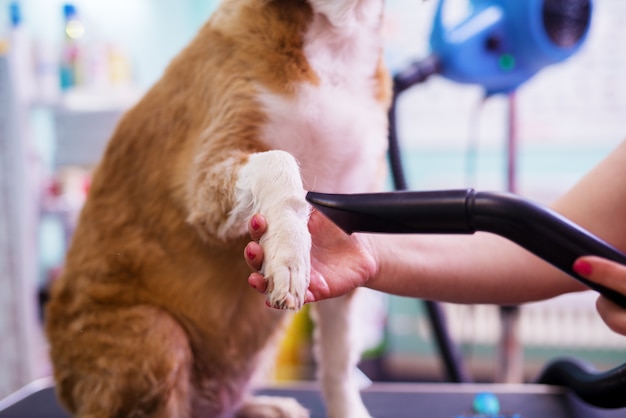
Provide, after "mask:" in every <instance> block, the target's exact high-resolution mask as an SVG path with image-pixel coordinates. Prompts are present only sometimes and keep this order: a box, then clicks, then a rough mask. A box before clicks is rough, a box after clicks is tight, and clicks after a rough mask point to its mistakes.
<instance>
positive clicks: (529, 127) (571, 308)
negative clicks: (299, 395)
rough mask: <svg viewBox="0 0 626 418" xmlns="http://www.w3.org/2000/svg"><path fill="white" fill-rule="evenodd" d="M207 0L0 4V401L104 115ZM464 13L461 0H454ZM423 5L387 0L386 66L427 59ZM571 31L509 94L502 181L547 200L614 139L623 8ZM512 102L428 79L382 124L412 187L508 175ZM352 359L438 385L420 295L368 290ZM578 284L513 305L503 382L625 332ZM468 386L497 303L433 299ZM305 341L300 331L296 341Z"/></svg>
mask: <svg viewBox="0 0 626 418" xmlns="http://www.w3.org/2000/svg"><path fill="white" fill-rule="evenodd" d="M217 3H218V2H217V1H214V0H176V1H175V0H82V1H75V2H73V3H67V2H63V1H58V0H21V1H19V2H15V1H8V0H0V370H2V373H0V398H2V397H4V396H6V395H7V394H9V393H11V392H12V391H15V390H16V389H17V388H19V387H21V386H23V385H24V384H26V383H28V382H30V381H32V380H34V379H36V378H38V377H42V376H46V375H48V374H49V373H50V368H49V365H48V362H47V356H46V350H47V348H46V343H45V340H44V338H43V334H42V330H41V321H42V309H41V307H42V305H43V304H44V303H45V299H46V292H47V288H48V285H49V283H50V282H51V281H53V280H54V278H55V276H56V275H58V273H59V271H60V269H61V268H62V266H63V257H64V253H65V249H66V247H67V244H68V242H69V239H70V238H71V232H72V228H73V224H74V222H75V219H76V216H77V214H78V212H79V211H80V208H81V205H82V202H83V201H84V199H85V196H86V194H87V193H88V189H89V176H90V172H91V169H92V168H93V166H94V165H95V164H97V162H98V159H99V158H100V155H101V152H102V150H103V147H104V145H105V143H106V141H107V139H108V137H109V135H110V133H111V131H112V130H113V129H114V126H115V124H116V122H117V120H118V119H119V117H120V115H121V114H122V113H123V112H124V111H125V110H126V109H128V108H129V107H130V106H132V105H133V103H135V101H136V100H137V99H138V98H139V97H141V95H142V94H143V93H144V92H145V91H146V90H147V89H149V88H150V86H151V85H152V84H153V83H154V82H155V81H156V80H157V79H158V78H159V76H160V74H161V73H162V72H163V70H164V68H165V66H166V65H167V63H168V62H169V61H170V59H171V58H172V57H173V56H174V55H175V54H176V53H177V52H178V51H180V50H181V49H182V48H183V47H184V46H185V44H186V43H187V42H188V41H189V40H190V39H191V38H192V37H193V36H194V34H195V33H196V31H197V30H198V28H199V27H200V26H201V25H202V24H203V22H204V21H206V19H208V18H209V16H210V15H211V12H212V11H213V10H214V8H215V7H216V6H217ZM451 3H453V4H452V7H449V9H450V10H452V11H453V13H454V14H457V15H459V16H461V15H463V13H465V12H466V9H467V1H465V0H452V1H451ZM435 6H436V2H434V1H432V0H431V1H421V0H387V2H386V8H387V10H386V23H385V39H386V52H385V54H386V55H385V60H386V62H387V64H388V66H389V68H390V69H391V70H392V73H393V72H397V71H399V70H400V69H402V68H404V67H405V66H406V65H407V64H408V63H409V62H411V61H413V60H415V59H419V58H422V57H425V56H427V55H428V53H429V46H428V36H429V32H430V29H431V25H432V19H433V13H434V8H435ZM594 8H595V9H594V16H593V21H592V25H591V30H590V33H589V37H588V40H587V42H586V43H585V44H584V45H583V47H582V49H581V50H580V51H579V52H578V53H577V54H576V55H574V56H573V57H571V58H570V59H569V60H567V61H566V62H564V63H562V64H559V65H555V66H552V67H549V68H547V69H545V70H544V71H542V72H541V73H540V74H539V75H538V76H536V77H535V78H533V79H532V80H530V81H529V82H528V83H526V84H524V85H523V86H522V87H521V88H520V89H519V90H518V91H517V93H516V95H515V104H516V105H515V119H516V126H517V132H518V137H519V144H518V151H517V155H516V160H517V164H518V165H517V176H516V191H517V193H519V194H520V195H522V196H524V197H526V198H529V199H533V200H536V201H539V202H541V203H545V204H549V203H550V201H551V200H553V199H554V198H555V197H557V196H558V195H559V194H560V193H562V192H564V191H565V190H567V189H568V188H569V187H571V186H572V185H573V184H574V183H575V182H576V181H577V180H578V179H579V178H580V177H581V176H582V175H583V174H584V173H585V172H586V171H588V170H589V169H590V168H591V167H593V166H594V165H595V164H596V163H598V162H599V161H600V160H601V159H602V158H603V157H604V156H605V155H606V154H607V153H608V152H609V151H610V150H611V149H612V148H613V147H614V146H616V144H618V143H619V142H620V141H622V140H623V139H624V137H626V116H625V115H626V76H625V75H626V53H624V50H623V45H624V44H623V42H625V41H626V29H624V28H622V27H621V26H623V23H622V22H624V21H625V19H626V3H625V2H623V1H621V0H602V1H598V2H596V3H594ZM509 106H510V101H509V99H508V98H507V97H506V96H494V97H490V98H489V99H487V100H484V92H483V90H482V89H481V88H480V87H473V86H467V85H459V84H455V83H453V82H451V81H447V80H445V79H443V78H440V77H438V76H434V77H432V78H431V79H429V80H428V81H427V82H425V83H423V84H420V85H418V86H416V87H414V88H413V89H411V90H410V91H408V92H407V93H406V94H404V95H403V96H402V97H401V100H400V101H399V104H398V129H399V137H400V142H401V146H402V149H403V158H404V161H405V166H406V170H407V173H408V179H409V185H410V188H411V189H417V190H427V189H445V188H464V187H475V188H477V189H480V190H492V191H502V190H505V189H506V187H507V181H508V179H507V169H506V140H507V135H508V126H509V125H508V123H509V109H510V108H509ZM370 296H371V297H370V299H369V301H368V302H366V303H365V304H364V307H363V315H364V316H366V317H367V319H368V323H369V326H368V327H367V329H368V332H367V334H368V335H367V336H368V338H369V340H368V345H369V347H370V350H369V351H368V353H367V354H366V357H365V359H364V360H365V361H364V367H363V368H364V370H365V371H366V372H367V374H368V375H369V376H370V377H371V378H374V379H377V380H415V381H438V380H442V379H444V378H445V377H444V375H443V372H442V366H441V362H440V361H439V359H438V353H437V350H436V348H435V345H434V344H433V338H432V332H431V329H430V326H429V323H428V321H427V318H426V316H425V315H424V312H423V306H422V304H421V303H420V302H419V301H416V300H413V299H408V298H400V297H389V296H382V295H379V294H372V295H370ZM594 303H595V296H594V294H591V293H584V294H577V295H568V296H563V297H559V298H557V299H554V300H551V301H546V302H542V303H536V304H530V305H527V306H524V307H522V308H521V310H520V312H519V318H518V321H517V325H516V331H515V333H516V336H517V337H516V338H517V339H518V341H519V343H520V347H519V350H518V353H517V354H516V356H517V357H518V361H519V362H521V365H522V366H521V371H520V372H519V375H518V377H517V379H518V380H524V381H528V380H531V379H532V378H533V376H536V374H537V373H538V371H539V369H541V367H542V365H544V364H545V363H546V361H548V360H549V359H551V358H554V357H556V356H559V355H564V354H565V355H573V356H576V357H579V358H582V359H585V360H588V361H590V362H592V363H593V364H595V365H596V366H597V367H599V368H609V367H612V366H616V365H618V364H621V363H622V362H623V361H624V358H625V357H626V339H624V338H623V337H620V336H617V335H615V334H613V333H611V331H609V330H608V328H607V327H606V326H605V325H604V323H603V322H602V321H601V320H600V319H599V317H598V316H597V314H596V312H595V307H594ZM444 311H445V314H446V317H447V320H448V324H449V326H450V332H451V334H452V336H453V339H454V341H455V342H456V343H458V344H459V347H460V350H461V353H462V357H463V359H464V360H465V362H466V364H467V366H468V368H469V369H470V371H471V373H472V375H473V376H474V377H475V379H476V380H480V381H494V380H497V379H498V370H497V368H498V367H499V366H498V364H497V363H498V362H497V361H496V357H497V356H498V352H499V350H500V349H499V346H500V342H501V337H502V325H501V322H502V321H501V317H500V313H499V310H498V308H497V307H493V306H458V305H445V306H444ZM310 330H311V324H310V322H308V320H307V319H306V317H304V316H302V315H300V316H298V317H297V319H296V321H295V322H294V325H293V327H292V330H291V333H290V337H289V338H287V339H286V340H285V343H284V346H283V350H282V352H281V356H280V359H279V367H278V370H277V373H276V375H277V378H278V379H303V378H310V377H311V374H312V373H311V369H312V367H313V366H312V360H311V356H310V345H309V344H308V340H309V339H310V332H311V331H310ZM303 341H304V342H303Z"/></svg>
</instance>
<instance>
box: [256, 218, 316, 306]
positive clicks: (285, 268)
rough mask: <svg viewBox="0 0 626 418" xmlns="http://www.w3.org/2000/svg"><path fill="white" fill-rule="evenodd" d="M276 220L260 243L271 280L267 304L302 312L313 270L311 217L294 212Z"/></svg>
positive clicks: (269, 223) (270, 224)
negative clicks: (309, 228)
mask: <svg viewBox="0 0 626 418" xmlns="http://www.w3.org/2000/svg"><path fill="white" fill-rule="evenodd" d="M273 218H274V219H275V220H274V221H273V222H268V225H269V228H268V231H267V233H266V234H265V235H264V236H263V237H262V238H261V242H260V244H261V246H262V247H263V250H264V252H265V261H264V263H263V268H262V271H261V272H262V273H263V275H264V276H265V278H266V280H267V292H266V297H267V302H268V304H269V305H270V306H272V307H274V308H278V309H288V310H298V309H300V308H302V305H304V297H305V295H306V291H307V288H308V287H309V274H310V270H311V262H310V253H311V236H310V234H309V231H308V228H307V221H308V217H305V218H303V217H302V216H298V215H297V214H296V213H293V212H291V213H287V214H285V215H283V216H280V217H277V216H274V217H273Z"/></svg>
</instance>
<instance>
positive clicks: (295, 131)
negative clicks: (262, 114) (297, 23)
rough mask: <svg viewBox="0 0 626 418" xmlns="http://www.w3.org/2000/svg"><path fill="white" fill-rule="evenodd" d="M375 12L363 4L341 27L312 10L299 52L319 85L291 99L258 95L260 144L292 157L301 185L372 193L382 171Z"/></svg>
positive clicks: (384, 131) (382, 130) (383, 145)
mask: <svg viewBox="0 0 626 418" xmlns="http://www.w3.org/2000/svg"><path fill="white" fill-rule="evenodd" d="M313 3H315V2H313ZM329 3H330V2H329ZM376 3H379V2H376ZM355 7H356V6H355ZM359 7H360V6H359ZM380 13H381V10H379V8H375V7H372V6H369V7H368V8H365V7H363V10H361V11H360V12H359V13H358V14H356V13H354V11H353V14H352V15H347V16H346V17H345V21H344V22H343V23H342V26H341V27H336V26H334V25H333V24H332V23H331V21H330V20H329V18H328V17H327V16H325V15H319V14H317V15H316V16H315V18H314V20H313V22H312V24H311V26H310V28H309V30H308V32H307V34H306V36H305V45H304V53H305V56H306V57H307V60H308V62H309V65H310V66H311V67H312V68H313V69H314V71H315V73H316V74H317V76H318V78H319V84H318V85H312V84H302V85H299V86H298V87H297V92H296V94H295V96H294V97H293V98H289V99H288V98H285V97H282V96H278V95H275V94H271V93H269V92H267V91H265V92H263V93H261V94H260V96H259V100H260V101H261V102H262V104H263V106H264V107H265V109H266V111H267V114H268V115H269V120H268V123H267V125H266V127H265V131H264V133H263V137H264V138H263V139H264V141H265V142H267V144H268V145H269V146H270V147H271V148H273V149H282V150H285V151H288V152H289V153H291V154H292V155H294V156H295V157H296V159H297V160H298V161H299V162H300V166H301V173H302V177H303V180H304V186H305V188H306V189H309V190H310V189H315V190H319V191H334V192H346V193H347V192H352V193H355V192H360V191H369V190H371V187H372V181H373V180H371V179H373V178H374V177H376V176H377V175H378V174H379V173H378V167H379V162H380V160H381V158H382V156H383V155H384V152H385V149H386V135H387V120H386V115H385V113H384V112H381V107H382V106H383V104H382V103H380V102H379V101H377V100H376V99H375V98H374V97H375V94H373V91H374V89H375V88H376V85H375V73H376V69H377V66H378V60H379V59H380V48H381V41H380V37H379V35H378V25H379V21H380ZM357 18H358V20H357ZM350 19H352V20H350ZM346 22H348V24H346Z"/></svg>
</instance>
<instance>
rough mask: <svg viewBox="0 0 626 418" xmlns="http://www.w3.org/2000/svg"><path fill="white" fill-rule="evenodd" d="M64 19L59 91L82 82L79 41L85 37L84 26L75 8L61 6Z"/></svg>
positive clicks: (66, 5) (82, 72) (71, 5)
mask: <svg viewBox="0 0 626 418" xmlns="http://www.w3.org/2000/svg"><path fill="white" fill-rule="evenodd" d="M63 16H64V19H65V25H64V28H65V42H64V45H63V49H62V52H61V64H60V67H61V69H60V73H61V74H60V77H61V80H60V82H61V90H64V91H66V90H69V89H71V88H73V87H77V86H80V85H81V84H83V81H84V71H83V59H82V58H83V57H82V47H81V46H82V45H81V39H82V38H83V37H84V36H85V25H84V24H83V22H82V20H81V19H80V17H79V15H78V11H77V10H76V6H74V5H73V4H70V3H68V4H65V5H64V6H63Z"/></svg>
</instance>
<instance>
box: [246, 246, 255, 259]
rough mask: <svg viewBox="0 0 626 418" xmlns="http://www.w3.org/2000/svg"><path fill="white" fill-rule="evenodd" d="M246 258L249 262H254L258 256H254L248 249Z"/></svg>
mask: <svg viewBox="0 0 626 418" xmlns="http://www.w3.org/2000/svg"><path fill="white" fill-rule="evenodd" d="M246 257H247V258H248V260H251V261H252V260H254V259H255V258H256V254H254V253H253V252H252V250H251V249H249V248H246Z"/></svg>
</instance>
